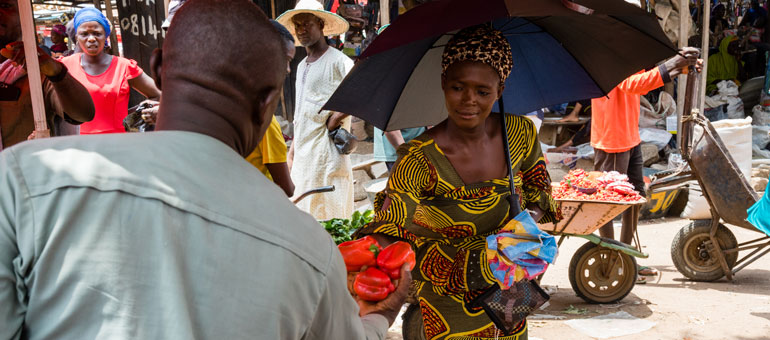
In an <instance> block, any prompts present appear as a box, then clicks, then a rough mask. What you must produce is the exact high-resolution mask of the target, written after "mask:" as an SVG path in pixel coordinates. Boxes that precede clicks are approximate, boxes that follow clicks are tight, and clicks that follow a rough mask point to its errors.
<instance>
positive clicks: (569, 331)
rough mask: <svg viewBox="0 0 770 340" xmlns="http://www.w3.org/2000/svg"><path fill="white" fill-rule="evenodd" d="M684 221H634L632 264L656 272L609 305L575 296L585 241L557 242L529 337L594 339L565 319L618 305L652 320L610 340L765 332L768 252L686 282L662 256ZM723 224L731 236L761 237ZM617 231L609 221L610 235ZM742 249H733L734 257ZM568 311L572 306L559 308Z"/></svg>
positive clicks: (769, 330)
mask: <svg viewBox="0 0 770 340" xmlns="http://www.w3.org/2000/svg"><path fill="white" fill-rule="evenodd" d="M688 223H689V220H684V219H671V218H669V219H661V220H653V221H642V222H640V225H639V235H640V239H641V243H642V245H643V250H644V251H645V252H646V253H648V254H649V255H650V257H649V258H647V259H638V260H639V264H640V265H645V266H651V267H655V268H656V269H658V271H659V272H660V276H658V277H654V278H651V280H648V281H649V282H647V283H646V284H644V285H636V286H635V287H634V289H633V290H632V291H631V293H630V294H629V295H628V296H627V297H626V298H625V299H623V300H621V301H620V303H617V304H611V305H593V304H588V303H585V302H584V301H583V300H581V299H580V298H578V297H577V296H575V293H574V292H573V290H572V288H571V287H570V283H569V278H568V267H569V262H570V259H571V257H572V255H573V254H574V253H575V251H576V250H577V249H578V248H579V247H580V246H582V245H583V244H584V243H585V242H586V241H585V240H583V239H580V238H570V239H567V240H566V241H565V242H564V243H563V244H562V246H561V248H560V249H559V257H558V258H557V261H556V263H555V264H554V265H552V266H551V267H550V268H549V269H548V271H547V272H546V274H545V277H544V278H543V281H542V285H544V286H556V287H557V288H558V289H557V291H556V293H555V294H552V296H551V300H550V305H549V306H548V307H547V308H546V309H545V310H541V311H538V312H537V313H535V314H539V315H537V316H535V317H531V318H530V320H529V336H530V339H532V340H538V339H540V340H556V339H559V340H561V339H570V340H583V339H595V338H593V337H590V336H588V335H585V334H583V333H581V332H579V331H577V330H575V329H573V328H572V327H570V326H569V325H568V324H567V323H566V321H568V320H574V319H585V318H591V317H596V316H600V315H607V314H611V313H615V312H620V311H624V312H627V313H629V314H630V315H632V316H634V317H636V318H640V319H642V320H647V321H651V322H654V323H655V325H654V326H653V327H652V328H650V329H648V330H646V331H643V332H641V333H636V334H631V335H625V336H621V337H614V338H611V339H619V340H637V339H638V340H641V339H645V340H647V339H679V340H685V339H686V340H696V339H736V340H760V339H770V255H766V256H764V257H762V258H760V259H759V260H758V261H756V262H754V263H752V264H751V265H749V266H748V267H747V268H745V269H743V270H741V271H740V272H738V274H737V275H736V276H735V280H734V281H733V282H729V281H727V279H725V278H722V279H720V280H718V281H715V282H708V283H705V282H692V281H689V280H687V279H686V278H685V277H684V276H683V275H682V274H680V273H679V272H678V271H677V270H676V268H675V267H674V264H673V262H672V260H671V255H670V248H671V241H672V240H673V238H674V236H675V234H676V233H677V232H678V231H679V229H681V228H682V227H684V226H685V225H687V224H688ZM728 227H729V229H730V230H731V231H732V232H733V233H734V234H735V236H736V238H737V239H738V242H746V241H749V240H753V239H755V238H758V237H761V236H762V234H760V233H758V232H751V231H747V230H744V229H741V228H738V227H732V226H728ZM619 232H620V230H619V228H617V230H616V232H615V233H616V235H619ZM746 254H747V253H746V252H741V253H740V256H744V255H746ZM570 306H572V307H570ZM568 311H572V312H573V313H565V312H568ZM388 339H391V340H396V339H402V337H401V329H400V324H399V323H398V322H397V323H396V324H394V325H393V327H391V329H390V330H389V336H388Z"/></svg>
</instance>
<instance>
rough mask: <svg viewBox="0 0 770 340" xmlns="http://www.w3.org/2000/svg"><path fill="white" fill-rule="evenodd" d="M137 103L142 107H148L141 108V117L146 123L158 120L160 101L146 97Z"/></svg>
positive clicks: (153, 122)
mask: <svg viewBox="0 0 770 340" xmlns="http://www.w3.org/2000/svg"><path fill="white" fill-rule="evenodd" d="M139 105H141V106H144V107H149V108H147V109H144V110H142V119H143V120H144V121H145V122H146V123H147V124H155V123H156V122H157V120H158V109H159V108H160V106H159V105H160V103H159V102H158V101H155V100H152V99H147V100H145V101H143V102H141V103H139Z"/></svg>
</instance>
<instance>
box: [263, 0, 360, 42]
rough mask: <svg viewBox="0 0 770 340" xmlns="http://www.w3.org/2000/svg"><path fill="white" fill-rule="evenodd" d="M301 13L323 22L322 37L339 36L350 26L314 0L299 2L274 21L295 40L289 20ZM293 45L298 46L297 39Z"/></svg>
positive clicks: (301, 0) (295, 35)
mask: <svg viewBox="0 0 770 340" xmlns="http://www.w3.org/2000/svg"><path fill="white" fill-rule="evenodd" d="M301 13H308V14H312V15H315V16H317V17H319V18H321V20H323V21H324V30H323V35H325V36H332V35H340V34H342V33H345V32H347V31H348V29H350V24H348V21H347V20H345V18H343V17H341V16H339V15H337V14H334V13H332V12H329V11H326V10H324V6H323V5H322V4H321V3H320V2H318V1H316V0H299V2H298V3H297V5H296V6H294V9H290V10H288V11H286V12H284V13H283V14H281V15H280V16H279V17H278V18H277V19H275V20H276V21H278V22H279V23H281V25H284V26H286V28H287V29H289V32H291V35H293V36H294V37H295V38H296V37H297V33H296V32H294V23H292V21H291V19H292V18H293V17H294V16H295V15H297V14H301ZM295 44H296V45H297V46H299V45H300V42H299V39H297V41H296V43H295Z"/></svg>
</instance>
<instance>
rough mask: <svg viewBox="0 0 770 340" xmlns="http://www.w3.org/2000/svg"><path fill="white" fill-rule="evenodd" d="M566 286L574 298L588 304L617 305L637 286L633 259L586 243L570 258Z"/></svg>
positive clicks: (615, 251)
mask: <svg viewBox="0 0 770 340" xmlns="http://www.w3.org/2000/svg"><path fill="white" fill-rule="evenodd" d="M569 283H570V285H571V286H572V289H573V290H574V291H575V294H577V296H578V297H580V298H581V299H583V300H585V301H586V302H588V303H614V302H617V301H620V300H622V299H623V298H624V297H626V295H628V293H630V292H631V289H633V288H634V285H635V284H636V259H634V257H633V256H631V255H628V254H626V253H624V252H621V251H617V250H614V249H609V248H605V247H600V246H598V245H596V244H594V243H592V242H588V243H586V244H584V245H583V246H582V247H580V249H578V250H577V252H575V255H573V256H572V260H571V261H570V263H569Z"/></svg>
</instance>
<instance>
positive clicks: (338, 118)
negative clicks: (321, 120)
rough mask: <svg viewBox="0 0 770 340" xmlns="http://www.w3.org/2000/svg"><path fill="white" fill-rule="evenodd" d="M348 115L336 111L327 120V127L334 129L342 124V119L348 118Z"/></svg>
mask: <svg viewBox="0 0 770 340" xmlns="http://www.w3.org/2000/svg"><path fill="white" fill-rule="evenodd" d="M347 117H348V115H346V114H344V113H342V112H334V113H332V115H331V116H330V117H329V119H328V120H326V128H327V129H329V131H333V130H334V129H336V128H338V127H339V126H340V125H342V120H343V119H345V118H347Z"/></svg>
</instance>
